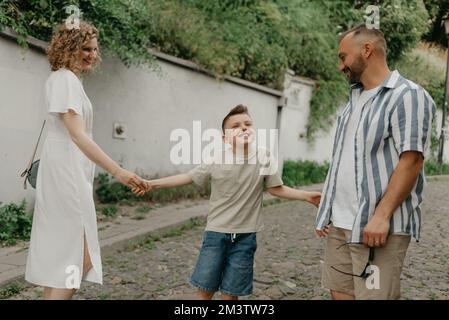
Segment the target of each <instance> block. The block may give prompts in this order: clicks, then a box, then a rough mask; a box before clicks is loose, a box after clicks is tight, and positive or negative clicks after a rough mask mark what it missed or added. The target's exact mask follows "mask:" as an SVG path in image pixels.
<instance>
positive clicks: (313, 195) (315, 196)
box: [306, 191, 321, 208]
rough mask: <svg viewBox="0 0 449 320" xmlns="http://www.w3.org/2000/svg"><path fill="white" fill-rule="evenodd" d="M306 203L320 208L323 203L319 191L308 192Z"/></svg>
mask: <svg viewBox="0 0 449 320" xmlns="http://www.w3.org/2000/svg"><path fill="white" fill-rule="evenodd" d="M306 201H307V202H309V203H311V204H313V205H314V206H315V207H317V208H318V207H319V206H320V201H321V192H317V191H310V192H307V197H306Z"/></svg>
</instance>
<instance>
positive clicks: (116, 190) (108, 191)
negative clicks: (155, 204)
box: [95, 173, 139, 203]
mask: <svg viewBox="0 0 449 320" xmlns="http://www.w3.org/2000/svg"><path fill="white" fill-rule="evenodd" d="M97 182H98V187H97V189H96V190H95V193H96V195H97V197H98V200H99V201H100V202H101V203H117V202H119V201H121V200H137V199H139V198H138V197H137V196H136V195H134V193H132V191H131V189H130V188H128V187H127V186H125V185H123V184H121V183H120V182H117V181H114V182H111V178H110V176H109V175H108V174H106V173H100V174H99V175H98V177H97Z"/></svg>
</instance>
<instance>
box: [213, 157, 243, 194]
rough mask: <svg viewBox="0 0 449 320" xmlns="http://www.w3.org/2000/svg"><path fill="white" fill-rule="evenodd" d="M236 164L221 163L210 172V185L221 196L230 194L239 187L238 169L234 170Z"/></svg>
mask: <svg viewBox="0 0 449 320" xmlns="http://www.w3.org/2000/svg"><path fill="white" fill-rule="evenodd" d="M235 166H236V164H232V165H231V164H221V165H218V166H217V168H216V169H215V170H214V171H213V172H212V185H213V188H214V189H215V190H212V192H213V191H215V192H216V193H217V195H221V196H230V195H233V194H235V193H236V192H237V191H238V189H239V185H240V183H239V177H240V172H239V171H240V170H238V169H237V170H236V168H235Z"/></svg>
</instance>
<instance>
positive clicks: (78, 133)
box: [60, 110, 147, 190]
mask: <svg viewBox="0 0 449 320" xmlns="http://www.w3.org/2000/svg"><path fill="white" fill-rule="evenodd" d="M60 116H61V119H62V122H63V123H64V126H65V127H66V128H67V130H68V132H69V134H70V137H71V138H72V141H73V142H74V143H75V144H76V145H77V146H78V148H80V150H81V151H82V152H83V153H84V154H85V155H86V157H88V158H89V159H90V160H91V161H92V162H94V163H95V164H97V165H99V166H100V167H102V168H103V169H104V170H106V171H107V172H109V173H110V174H112V175H113V176H114V177H115V178H116V179H117V180H118V181H120V182H121V183H123V184H125V185H127V186H129V187H132V188H139V189H144V190H145V189H146V188H147V185H146V184H145V182H144V181H143V180H142V179H141V178H140V177H139V176H137V175H136V174H134V173H132V172H130V171H128V170H125V169H123V168H121V167H120V166H119V165H118V164H117V163H116V162H115V161H114V160H112V159H111V158H110V157H109V156H108V155H107V154H106V153H105V152H104V151H103V150H102V149H101V148H100V147H99V146H98V145H97V144H96V143H95V142H94V141H93V140H92V139H91V138H90V137H89V136H88V135H87V134H86V132H85V129H84V121H83V119H82V118H81V116H80V115H78V114H76V113H75V112H74V111H72V110H70V111H69V112H67V113H60Z"/></svg>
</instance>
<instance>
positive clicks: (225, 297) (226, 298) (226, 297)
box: [221, 292, 239, 300]
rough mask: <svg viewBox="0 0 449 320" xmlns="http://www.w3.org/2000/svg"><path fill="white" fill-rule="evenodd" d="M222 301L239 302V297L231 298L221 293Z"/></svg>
mask: <svg viewBox="0 0 449 320" xmlns="http://www.w3.org/2000/svg"><path fill="white" fill-rule="evenodd" d="M221 299H222V300H238V299H239V297H236V296H230V295H229V294H226V293H223V292H222V293H221Z"/></svg>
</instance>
